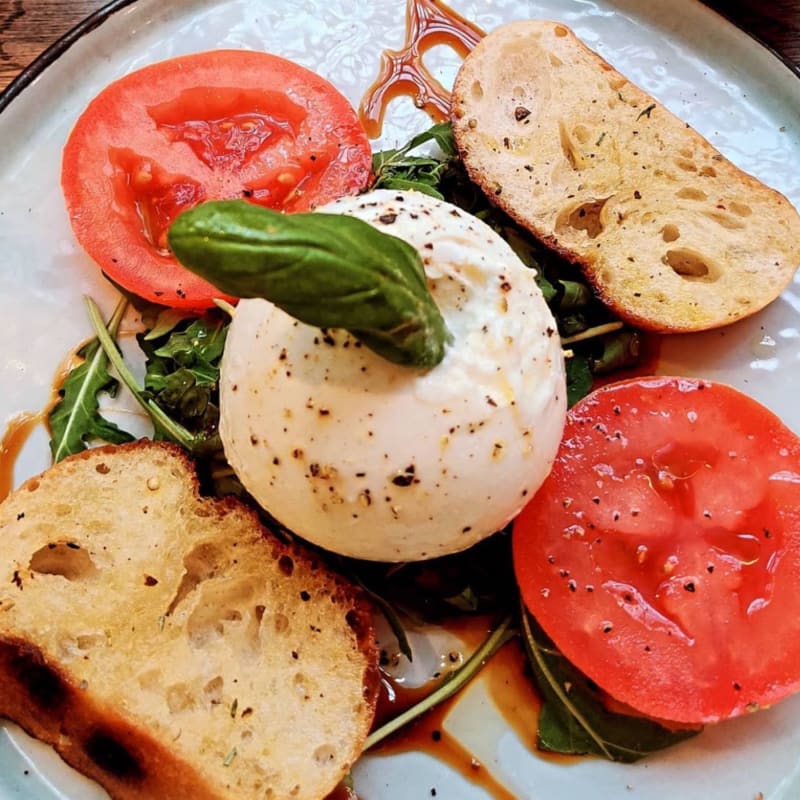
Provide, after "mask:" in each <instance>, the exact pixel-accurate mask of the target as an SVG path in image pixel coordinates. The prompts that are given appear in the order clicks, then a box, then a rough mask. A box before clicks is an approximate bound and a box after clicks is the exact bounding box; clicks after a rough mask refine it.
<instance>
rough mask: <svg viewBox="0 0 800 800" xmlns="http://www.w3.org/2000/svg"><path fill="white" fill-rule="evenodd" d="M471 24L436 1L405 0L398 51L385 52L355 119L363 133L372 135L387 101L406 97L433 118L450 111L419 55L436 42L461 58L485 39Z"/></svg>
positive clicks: (447, 94)
mask: <svg viewBox="0 0 800 800" xmlns="http://www.w3.org/2000/svg"><path fill="white" fill-rule="evenodd" d="M484 35H485V34H484V32H483V31H482V30H481V29H480V28H479V27H478V26H477V25H475V24H474V23H472V22H470V21H469V20H467V19H465V18H464V17H462V16H460V15H459V14H457V13H456V12H455V11H453V10H452V9H451V8H448V7H447V6H446V5H445V4H444V3H441V2H438V0H408V3H407V6H406V40H405V44H404V45H403V47H402V48H401V49H400V50H385V51H384V52H383V54H382V56H381V71H380V73H379V75H378V78H377V79H376V81H375V82H374V83H373V84H372V86H370V88H369V89H368V90H367V92H366V94H365V95H364V97H363V99H362V100H361V105H360V106H359V112H358V113H359V117H360V119H361V123H362V125H363V126H364V129H365V130H366V131H367V135H368V136H369V137H370V138H373V139H375V138H377V137H378V136H380V134H381V129H382V127H383V117H384V114H385V113H386V108H387V106H388V105H389V103H390V102H391V101H392V100H393V99H394V98H395V97H400V96H401V95H407V96H409V97H411V98H412V99H413V101H414V105H415V106H416V107H417V108H421V109H423V110H424V111H425V112H426V113H428V114H429V115H430V116H431V118H432V119H433V120H434V121H435V122H442V121H443V120H445V119H447V117H448V115H449V113H450V92H449V90H447V89H445V88H444V87H443V86H442V85H441V83H439V81H437V80H436V79H435V78H434V77H433V76H432V75H431V74H430V72H428V70H427V68H426V67H425V65H424V63H423V61H422V58H423V56H424V55H425V53H426V52H427V51H428V50H430V49H431V48H433V47H436V46H437V45H447V46H448V47H451V48H452V49H453V50H455V52H456V53H458V55H460V56H461V57H462V58H464V57H465V56H466V55H467V53H469V52H470V50H472V48H473V47H475V45H476V44H477V43H478V42H479V41H480V40H481V39H482V38H483V37H484Z"/></svg>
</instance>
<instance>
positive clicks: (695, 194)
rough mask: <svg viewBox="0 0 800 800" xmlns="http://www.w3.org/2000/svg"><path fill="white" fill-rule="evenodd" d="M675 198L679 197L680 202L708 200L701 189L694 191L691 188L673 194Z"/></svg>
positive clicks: (687, 187)
mask: <svg viewBox="0 0 800 800" xmlns="http://www.w3.org/2000/svg"><path fill="white" fill-rule="evenodd" d="M675 197H680V198H681V199H682V200H708V195H707V194H706V193H705V192H704V191H703V190H702V189H695V188H693V187H691V186H686V187H684V188H683V189H680V190H679V191H677V192H675Z"/></svg>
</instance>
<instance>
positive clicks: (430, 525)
mask: <svg viewBox="0 0 800 800" xmlns="http://www.w3.org/2000/svg"><path fill="white" fill-rule="evenodd" d="M319 210H320V211H324V212H328V213H343V214H351V215H353V216H357V217H360V218H361V219H363V220H365V221H367V222H369V223H371V224H373V225H374V226H375V227H377V228H379V229H380V230H382V231H384V232H385V233H389V234H391V235H394V236H398V237H400V238H402V239H405V240H406V241H408V242H409V243H410V244H411V245H413V246H414V247H415V248H416V249H417V250H418V251H419V253H420V255H421V257H422V260H423V263H424V266H425V272H426V277H427V279H428V285H429V288H430V290H431V292H432V294H433V296H434V298H435V300H436V302H437V305H438V306H439V308H440V310H441V312H442V315H443V316H444V319H445V322H446V324H447V327H448V329H449V331H450V332H451V333H452V335H453V340H452V342H451V343H450V344H449V345H448V346H447V349H446V353H445V357H444V359H443V361H442V362H441V363H440V364H439V365H438V366H437V367H435V368H433V369H431V370H428V371H424V370H420V369H414V368H408V367H400V366H397V365H395V364H392V363H390V362H388V361H386V360H384V359H383V358H381V357H380V356H378V355H377V354H375V353H373V352H372V351H370V350H369V349H368V348H366V347H364V346H361V345H360V343H358V342H357V341H356V339H355V338H354V337H352V336H351V335H350V334H349V333H347V332H346V331H343V330H324V331H323V330H320V329H318V328H314V327H311V326H308V325H305V324H303V323H301V322H298V321H297V320H295V319H293V318H292V317H290V316H289V315H287V314H286V313H284V312H283V311H281V310H280V309H278V308H276V307H275V306H273V305H272V304H271V303H269V302H268V301H266V300H260V299H255V300H243V301H241V302H240V303H239V305H238V307H237V309H236V313H235V316H234V320H233V322H232V324H231V327H230V331H229V334H228V339H227V343H226V348H225V355H224V357H223V365H222V379H221V395H222V397H221V408H222V418H221V423H220V430H221V435H222V439H223V443H224V446H225V453H226V455H227V458H228V460H229V462H230V464H231V466H232V467H233V468H234V470H235V471H236V473H237V474H238V476H239V478H240V480H241V481H242V483H243V484H244V486H245V487H246V488H247V490H248V491H249V492H250V493H251V494H252V495H253V497H254V498H255V499H256V500H257V501H258V502H259V503H260V504H261V505H262V506H263V507H264V508H265V509H266V510H267V511H268V512H269V513H270V514H272V515H273V516H274V517H275V518H276V519H277V520H279V521H280V522H281V523H282V524H284V525H285V526H286V527H288V528H289V529H290V530H292V531H294V532H295V533H297V534H298V535H299V536H301V537H303V538H305V539H307V540H309V541H311V542H313V543H314V544H317V545H319V546H321V547H324V548H326V549H328V550H331V551H334V552H337V553H340V554H343V555H347V556H352V557H356V558H363V559H371V560H378V561H406V560H419V559H427V558H433V557H436V556H441V555H445V554H448V553H453V552H457V551H460V550H463V549H465V548H467V547H470V546H471V545H473V544H475V543H476V542H478V541H480V540H481V539H483V538H485V537H486V536H488V535H490V534H491V533H493V532H495V531H496V530H499V529H500V528H502V527H503V526H504V525H505V524H506V523H507V522H508V521H509V520H510V519H511V518H512V517H513V516H515V515H516V514H517V513H518V512H519V510H520V509H521V508H522V506H523V505H524V504H525V503H526V502H527V500H528V499H529V498H530V497H531V496H532V495H533V493H534V492H535V491H536V489H537V488H538V487H539V486H540V484H541V483H542V481H543V480H544V478H545V477H546V476H547V474H548V473H549V471H550V467H551V465H552V461H553V458H554V457H555V453H556V450H557V448H558V444H559V441H560V438H561V433H562V430H563V425H564V415H565V410H566V387H565V379H564V365H563V356H562V352H561V346H560V341H559V337H558V334H557V332H556V324H555V321H554V319H553V317H552V315H551V313H550V311H549V309H548V308H547V305H546V303H545V301H544V299H543V297H542V294H541V292H540V290H539V288H538V287H537V285H536V282H535V273H534V271H533V270H531V269H529V268H527V267H525V266H524V265H523V264H522V262H521V261H520V260H519V259H518V258H517V256H516V255H515V254H514V252H513V251H512V250H511V248H510V247H509V246H508V245H507V244H506V243H505V241H503V240H502V239H501V238H500V237H499V236H498V235H497V234H496V233H495V232H494V231H492V230H491V229H490V228H489V227H488V226H486V225H485V224H484V223H482V222H481V221H479V220H477V219H475V218H474V217H472V216H470V215H468V214H467V213H466V212H463V211H461V210H460V209H458V208H456V207H455V206H452V205H450V204H448V203H445V202H442V201H439V200H436V199H434V198H431V197H429V196H427V195H424V194H420V193H416V192H400V193H398V192H396V191H388V190H378V191H375V192H372V193H370V194H366V195H361V196H359V197H349V198H343V199H342V200H339V201H336V202H334V203H331V204H329V205H328V206H326V207H324V208H321V209H319Z"/></svg>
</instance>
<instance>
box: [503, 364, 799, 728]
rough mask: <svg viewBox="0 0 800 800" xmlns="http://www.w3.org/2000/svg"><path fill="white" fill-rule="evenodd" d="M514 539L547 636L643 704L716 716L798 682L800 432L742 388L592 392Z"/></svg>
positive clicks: (682, 383)
mask: <svg viewBox="0 0 800 800" xmlns="http://www.w3.org/2000/svg"><path fill="white" fill-rule="evenodd" d="M512 540H513V554H514V570H515V573H516V575H517V580H518V582H519V586H520V590H521V592H522V596H523V599H524V601H525V604H526V605H527V607H528V609H529V610H530V611H531V613H532V614H533V615H534V616H535V617H536V619H537V620H538V621H539V623H540V624H541V626H542V627H543V629H544V630H545V632H546V633H547V634H548V635H549V636H550V637H551V638H552V639H553V641H554V642H555V644H556V645H557V646H558V647H559V648H560V649H561V651H562V652H563V654H564V655H565V656H566V657H567V658H568V659H569V660H570V661H572V662H573V663H574V664H575V666H577V667H578V668H579V669H580V670H582V671H583V672H584V673H585V674H586V675H587V676H588V677H589V678H591V679H592V680H593V681H595V682H596V683H597V684H598V685H599V686H601V687H602V688H603V689H605V690H606V691H607V692H608V693H609V694H611V695H612V696H613V697H615V698H616V699H617V700H620V701H621V702H623V703H626V704H628V705H629V706H632V707H633V708H635V709H637V710H639V711H640V712H642V713H644V714H647V715H650V716H653V717H660V718H662V719H667V720H675V721H679V722H691V723H697V722H712V721H716V720H719V719H723V718H727V717H732V716H736V715H739V714H742V713H744V712H746V711H751V710H754V709H756V708H759V707H763V706H766V705H770V704H772V703H774V702H775V701H777V700H780V699H781V698H783V697H785V696H786V695H788V694H790V693H791V692H794V691H796V690H798V689H800V591H798V589H799V588H800V441H799V440H798V438H797V436H795V434H793V433H792V432H791V431H790V430H789V429H788V428H786V426H785V425H783V423H782V422H781V421H780V420H779V419H778V418H777V417H776V416H775V415H774V414H772V412H770V411H768V410H767V409H766V408H764V407H763V406H761V405H759V404H758V403H756V402H755V401H754V400H752V399H750V398H748V397H746V396H745V395H743V394H741V393H740V392H738V391H736V390H735V389H732V388H730V387H729V386H724V385H722V384H715V383H709V382H706V381H697V380H687V379H681V378H664V377H659V378H647V379H645V378H637V379H632V380H628V381H623V382H620V383H617V384H612V385H609V386H606V387H604V388H602V389H599V390H597V391H596V392H594V393H592V394H590V395H589V396H588V397H586V398H584V399H583V400H582V401H581V402H580V403H578V404H577V405H576V406H574V407H573V408H572V409H571V411H570V412H569V414H568V419H567V424H566V428H565V431H564V438H563V441H562V444H561V448H560V450H559V453H558V456H557V458H556V462H555V465H554V467H553V470H552V473H551V474H550V476H549V478H548V479H547V480H546V481H545V483H544V485H543V486H542V488H541V489H540V490H539V492H538V493H537V494H536V496H535V497H534V498H533V500H532V501H531V503H530V504H529V505H528V506H527V507H526V508H525V509H524V510H523V512H522V514H521V515H520V516H519V517H518V519H517V520H516V523H515V525H514V531H513V539H512Z"/></svg>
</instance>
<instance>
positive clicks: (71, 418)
mask: <svg viewBox="0 0 800 800" xmlns="http://www.w3.org/2000/svg"><path fill="white" fill-rule="evenodd" d="M127 306H128V303H127V301H126V300H125V299H122V300H120V302H119V303H118V304H117V307H116V309H115V311H114V314H113V316H112V317H111V319H110V320H109V323H108V333H109V335H110V336H112V337H113V336H116V335H117V331H118V330H119V324H120V322H121V321H122V317H123V315H124V314H125V310H126V308H127ZM76 355H77V356H78V357H79V358H80V359H81V363H80V364H79V365H78V366H76V367H75V368H74V369H72V370H71V371H70V373H69V375H68V376H67V379H66V380H65V381H64V384H63V385H62V386H61V388H60V389H59V397H60V399H59V402H58V403H57V404H56V405H55V406H54V407H53V409H52V411H51V412H50V415H49V417H48V423H49V426H50V431H51V437H50V453H51V455H52V457H53V461H54V462H58V461H61V460H62V459H63V458H66V457H67V456H71V455H74V454H75V453H80V452H81V450H85V449H86V448H87V447H88V446H89V442H90V441H91V440H93V439H99V440H100V441H103V442H108V443H110V444H124V443H125V442H131V441H133V438H134V437H133V436H132V435H131V434H130V433H128V432H127V431H124V430H122V429H121V428H120V427H119V426H117V425H116V424H115V423H113V422H110V421H109V420H107V419H105V418H104V417H103V416H102V414H101V413H100V402H99V400H98V396H99V395H100V394H101V393H106V394H107V395H109V396H110V397H113V396H114V395H115V394H116V392H117V388H118V386H119V382H118V381H117V380H116V378H114V377H113V376H112V375H111V374H110V373H109V371H108V356H107V355H106V353H105V351H104V350H103V348H102V347H101V346H100V342H99V340H98V339H92V340H91V341H90V342H88V343H87V344H85V345H84V346H83V347H81V348H80V349H79V350H78V351H77V353H76Z"/></svg>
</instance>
